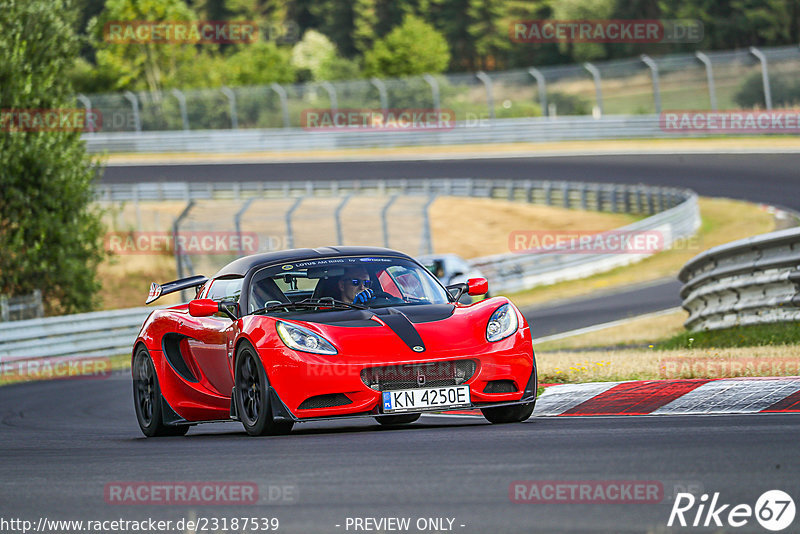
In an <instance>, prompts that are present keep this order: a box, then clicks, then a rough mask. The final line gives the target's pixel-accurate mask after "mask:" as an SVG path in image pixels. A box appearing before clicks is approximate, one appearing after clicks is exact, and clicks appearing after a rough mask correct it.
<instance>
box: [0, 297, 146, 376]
mask: <svg viewBox="0 0 800 534" xmlns="http://www.w3.org/2000/svg"><path fill="white" fill-rule="evenodd" d="M153 309H154V308H152V307H149V308H144V307H142V308H129V309H124V310H113V311H102V312H92V313H79V314H75V315H62V316H58V317H47V318H41V319H30V320H27V321H12V322H8V323H0V364H2V363H7V362H14V361H21V360H34V359H39V358H70V359H80V358H92V357H100V356H114V355H118V354H125V353H129V352H130V351H131V349H132V347H133V341H134V340H135V339H136V335H137V334H138V333H139V329H140V328H141V327H142V324H143V323H144V321H145V319H146V318H147V316H148V315H149V314H150V312H152V311H153Z"/></svg>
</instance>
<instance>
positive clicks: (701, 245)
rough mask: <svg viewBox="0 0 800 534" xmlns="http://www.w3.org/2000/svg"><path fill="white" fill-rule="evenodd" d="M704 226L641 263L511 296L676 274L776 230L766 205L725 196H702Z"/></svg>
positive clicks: (542, 298)
mask: <svg viewBox="0 0 800 534" xmlns="http://www.w3.org/2000/svg"><path fill="white" fill-rule="evenodd" d="M700 215H701V217H702V225H701V227H700V231H699V232H698V234H697V236H696V238H694V239H691V240H688V241H686V242H685V243H684V244H682V246H680V247H678V248H673V249H670V250H666V251H664V252H660V253H658V254H654V255H653V256H650V257H649V258H646V259H644V260H642V261H641V262H639V263H635V264H632V265H630V266H626V267H619V268H617V269H614V270H612V271H608V272H606V273H600V274H596V275H594V276H591V277H589V278H584V279H581V280H572V281H568V282H560V283H558V284H553V285H549V286H542V287H537V288H533V289H531V290H528V291H523V292H520V293H516V294H514V295H509V297H510V298H511V299H512V300H513V301H514V303H515V304H516V305H517V306H529V305H532V304H536V303H541V302H547V301H551V300H556V299H563V298H571V297H577V296H580V295H586V294H589V293H592V292H594V291H598V290H602V289H608V288H612V287H622V286H626V285H630V284H637V283H642V282H649V281H653V280H658V279H660V278H664V277H668V276H676V275H677V274H678V271H680V269H681V267H683V266H684V265H685V264H686V262H687V261H689V260H690V259H692V258H693V257H694V256H696V255H697V254H699V253H700V252H702V251H704V250H707V249H709V248H711V247H714V246H717V245H721V244H723V243H728V242H730V241H734V240H736V239H741V238H744V237H750V236H754V235H758V234H763V233H765V232H771V231H773V230H774V229H775V219H774V217H773V215H772V214H771V213H769V212H768V211H767V210H766V209H765V208H763V207H761V206H759V205H757V204H752V203H749V202H743V201H739V200H730V199H724V198H701V199H700Z"/></svg>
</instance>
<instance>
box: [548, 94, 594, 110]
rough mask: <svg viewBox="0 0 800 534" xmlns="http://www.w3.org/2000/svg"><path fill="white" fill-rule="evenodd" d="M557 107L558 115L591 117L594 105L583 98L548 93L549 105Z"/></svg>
mask: <svg viewBox="0 0 800 534" xmlns="http://www.w3.org/2000/svg"><path fill="white" fill-rule="evenodd" d="M551 104H552V105H555V107H556V114H557V115H591V113H592V105H591V104H590V103H589V102H588V101H587V100H586V99H584V98H583V97H580V96H578V95H570V94H567V93H560V92H553V93H547V105H548V106H550V105H551Z"/></svg>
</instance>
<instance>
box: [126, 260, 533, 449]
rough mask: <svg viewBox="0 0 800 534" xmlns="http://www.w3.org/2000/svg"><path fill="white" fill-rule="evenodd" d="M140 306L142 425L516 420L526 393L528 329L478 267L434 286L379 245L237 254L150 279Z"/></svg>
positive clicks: (523, 413) (527, 400)
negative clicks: (178, 299) (186, 298)
mask: <svg viewBox="0 0 800 534" xmlns="http://www.w3.org/2000/svg"><path fill="white" fill-rule="evenodd" d="M187 289H195V291H196V299H195V300H192V301H191V302H189V303H188V304H182V305H179V306H174V307H171V308H166V309H159V310H155V311H153V313H151V314H150V316H149V317H148V318H147V320H146V321H145V323H144V325H143V326H142V330H141V332H140V333H139V335H138V337H137V339H136V342H135V344H134V346H133V355H132V362H131V363H132V365H131V370H132V377H133V397H134V403H135V408H136V417H137V419H138V421H139V426H140V427H141V429H142V432H144V434H145V435H146V436H163V435H181V434H185V433H186V431H187V430H188V428H189V426H191V425H194V424H197V423H203V422H211V421H229V420H231V419H233V420H238V421H241V423H242V425H244V428H245V430H246V431H247V433H248V434H251V435H254V436H257V435H264V434H282V433H287V432H289V431H290V430H291V429H292V426H293V425H294V424H295V423H298V422H303V421H313V420H318V419H334V418H336V419H338V418H344V417H375V418H376V419H377V421H378V422H379V423H381V424H389V425H397V424H403V423H411V422H413V421H415V420H417V419H418V418H419V416H420V414H421V413H422V412H426V411H441V410H452V409H471V408H480V409H481V411H482V412H483V414H484V416H485V417H486V419H488V420H489V421H491V422H492V423H509V422H517V421H524V420H525V419H527V418H528V417H530V415H531V413H532V412H533V406H534V403H535V401H536V390H537V380H536V361H535V358H534V354H533V344H532V341H531V332H530V329H529V327H528V325H527V323H526V321H525V319H524V318H523V317H522V314H521V313H520V312H519V310H517V308H516V307H515V306H514V305H513V304H512V303H511V302H509V300H508V299H506V298H505V297H494V298H489V299H485V300H481V301H479V302H476V303H474V304H461V303H460V302H459V297H461V296H462V294H463V293H468V294H470V295H482V294H485V293H486V292H487V291H488V284H487V282H486V280H485V279H483V278H473V279H470V280H469V281H468V282H467V283H463V284H456V285H454V286H449V287H447V288H445V287H444V286H442V284H441V283H440V282H439V281H438V280H437V279H436V278H435V277H434V276H433V275H432V274H431V273H430V272H429V271H428V270H427V269H425V268H424V267H423V266H422V265H420V264H419V263H418V262H416V261H415V260H414V259H412V258H411V257H409V256H407V255H405V254H402V253H400V252H396V251H393V250H389V249H383V248H368V247H329V248H318V249H296V250H285V251H280V252H271V253H265V254H256V255H253V256H247V257H244V258H240V259H238V260H235V261H233V262H231V263H230V264H228V265H227V266H226V267H224V268H223V269H222V270H221V271H219V272H218V273H217V274H216V275H215V276H214V277H213V278H211V279H208V278H206V277H204V276H195V277H191V278H186V279H182V280H176V281H174V282H169V283H167V284H163V285H158V284H155V283H154V284H152V286H151V289H150V295H149V297H148V299H147V303H148V304H149V303H150V302H153V301H155V300H156V299H157V298H158V297H160V296H161V295H165V294H167V293H171V292H174V291H181V290H187Z"/></svg>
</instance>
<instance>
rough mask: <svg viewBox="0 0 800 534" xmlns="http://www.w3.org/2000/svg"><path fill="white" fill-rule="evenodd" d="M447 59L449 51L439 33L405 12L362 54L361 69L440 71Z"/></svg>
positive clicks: (389, 73)
mask: <svg viewBox="0 0 800 534" xmlns="http://www.w3.org/2000/svg"><path fill="white" fill-rule="evenodd" d="M449 61H450V50H449V48H448V46H447V41H446V40H445V38H444V37H443V36H442V34H441V33H439V32H438V31H436V29H434V28H433V26H431V25H430V24H428V23H427V22H425V21H423V20H422V19H420V18H417V17H415V16H413V15H407V16H406V17H405V19H403V23H402V24H401V25H400V26H398V27H397V28H395V29H394V30H392V31H391V32H389V34H388V35H387V36H386V37H384V38H383V39H379V40H378V41H376V42H375V46H374V47H373V48H372V50H369V51H368V52H367V53H366V54H364V69H365V72H366V73H367V74H368V75H370V76H384V77H398V76H410V75H415V74H424V73H439V72H442V71H444V70H445V69H446V68H447V64H448V63H449Z"/></svg>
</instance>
